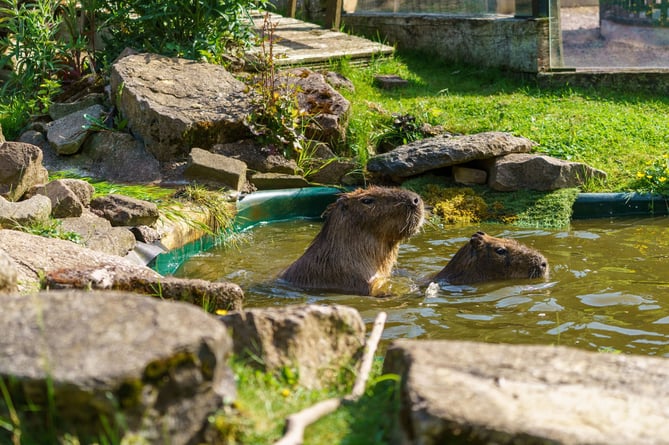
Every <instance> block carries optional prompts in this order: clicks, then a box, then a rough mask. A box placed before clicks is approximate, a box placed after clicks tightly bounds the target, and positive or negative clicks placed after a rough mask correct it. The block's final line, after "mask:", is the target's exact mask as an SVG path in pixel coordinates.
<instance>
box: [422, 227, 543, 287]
mask: <svg viewBox="0 0 669 445" xmlns="http://www.w3.org/2000/svg"><path fill="white" fill-rule="evenodd" d="M512 278H548V261H547V260H546V258H545V257H544V256H543V255H542V254H541V253H539V252H538V251H536V250H534V249H532V248H530V247H528V246H525V245H524V244H521V243H519V242H518V241H516V240H513V239H509V238H495V237H493V236H490V235H487V234H485V233H484V232H476V233H475V234H474V235H472V237H471V239H470V240H469V242H468V243H467V244H465V245H464V246H462V247H461V248H460V250H458V251H457V252H456V254H455V255H454V256H453V258H452V259H451V260H450V261H449V262H448V264H447V265H446V267H444V268H443V269H442V270H441V271H440V272H439V273H438V274H437V275H435V276H434V277H433V278H432V280H433V281H447V282H448V283H450V284H472V283H481V282H484V281H494V280H507V279H512Z"/></svg>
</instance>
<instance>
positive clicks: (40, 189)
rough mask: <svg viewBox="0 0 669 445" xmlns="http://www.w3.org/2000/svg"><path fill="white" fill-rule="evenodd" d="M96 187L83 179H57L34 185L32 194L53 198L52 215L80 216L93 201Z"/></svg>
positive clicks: (58, 216) (57, 216) (55, 216)
mask: <svg viewBox="0 0 669 445" xmlns="http://www.w3.org/2000/svg"><path fill="white" fill-rule="evenodd" d="M94 192H95V189H94V188H93V186H92V185H91V184H89V183H88V182H86V181H83V180H81V179H56V180H54V181H50V182H48V183H47V184H44V185H40V186H37V187H33V188H32V189H31V190H30V192H29V193H30V194H31V195H44V196H46V197H48V198H49V199H50V200H51V216H53V217H54V218H68V217H73V216H80V215H81V214H82V213H83V212H84V210H85V209H86V207H88V205H89V204H90V203H91V198H92V197H93V193H94Z"/></svg>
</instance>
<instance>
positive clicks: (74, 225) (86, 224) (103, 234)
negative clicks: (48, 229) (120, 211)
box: [60, 210, 137, 257]
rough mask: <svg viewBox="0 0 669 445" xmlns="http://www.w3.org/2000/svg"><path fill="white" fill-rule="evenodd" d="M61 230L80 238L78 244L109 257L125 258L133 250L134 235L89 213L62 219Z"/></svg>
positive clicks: (135, 241)
mask: <svg viewBox="0 0 669 445" xmlns="http://www.w3.org/2000/svg"><path fill="white" fill-rule="evenodd" d="M60 221H61V224H60V228H61V230H63V231H65V232H73V233H76V234H78V235H79V236H80V242H81V244H83V245H84V246H86V247H87V248H89V249H92V250H96V251H98V252H104V253H108V254H110V255H118V256H122V257H123V256H126V255H127V254H128V252H130V251H131V250H133V249H134V248H135V244H136V243H137V240H136V238H135V234H134V233H132V232H131V231H130V229H128V228H127V227H114V226H112V224H111V223H110V222H109V221H108V220H106V219H105V218H102V217H99V216H97V215H95V214H93V213H91V212H90V211H88V210H87V211H85V212H83V213H82V214H81V215H79V216H78V217H69V218H62V219H61V220H60Z"/></svg>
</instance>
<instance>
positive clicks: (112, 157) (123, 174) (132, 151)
mask: <svg viewBox="0 0 669 445" xmlns="http://www.w3.org/2000/svg"><path fill="white" fill-rule="evenodd" d="M81 160H82V163H83V164H84V165H85V168H86V169H87V170H89V171H90V173H91V176H93V177H96V178H103V179H105V180H108V181H112V182H114V181H117V182H124V183H147V182H154V181H158V180H160V179H161V174H160V163H159V162H158V160H157V159H156V158H155V157H153V155H151V153H149V152H148V151H147V150H146V148H144V144H142V142H140V141H138V140H137V139H135V138H134V137H133V136H132V135H131V134H128V133H123V132H120V131H102V132H98V133H95V134H93V135H91V136H90V137H89V138H88V139H86V142H84V146H83V147H82V153H81Z"/></svg>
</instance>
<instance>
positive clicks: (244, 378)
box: [209, 357, 399, 445]
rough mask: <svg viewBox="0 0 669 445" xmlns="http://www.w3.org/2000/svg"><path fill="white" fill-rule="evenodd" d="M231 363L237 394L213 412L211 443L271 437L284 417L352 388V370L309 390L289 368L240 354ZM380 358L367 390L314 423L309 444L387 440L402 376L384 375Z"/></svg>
mask: <svg viewBox="0 0 669 445" xmlns="http://www.w3.org/2000/svg"><path fill="white" fill-rule="evenodd" d="M231 366H232V369H233V371H234V373H235V377H236V379H237V389H238V399H237V401H235V403H234V404H232V405H231V406H229V407H227V408H226V409H223V410H221V411H220V412H218V413H215V414H214V415H212V416H210V418H209V423H210V426H211V427H212V429H213V431H215V432H216V436H217V437H216V438H215V440H212V441H211V442H212V443H243V444H246V443H249V444H250V443H273V442H276V441H277V440H278V439H279V438H280V437H281V436H282V434H283V428H284V427H285V420H286V418H287V417H288V416H289V415H291V414H294V413H296V412H298V411H300V410H302V409H304V408H307V407H309V406H312V405H314V404H315V403H317V402H319V401H321V400H325V399H328V398H333V397H342V396H345V395H347V394H348V392H349V391H350V385H349V383H351V378H350V377H351V376H350V375H349V376H348V378H345V379H342V381H341V382H340V383H339V384H338V385H335V386H333V387H330V388H327V389H322V390H307V389H305V388H303V387H301V386H299V385H297V379H296V376H295V375H294V372H293V371H292V370H291V369H289V368H285V369H283V370H281V371H279V372H276V373H270V372H264V371H260V370H258V369H257V368H256V367H253V366H251V365H249V364H248V363H245V362H243V361H241V360H239V359H235V360H233V362H232V364H231ZM381 367H382V360H381V357H379V360H376V361H375V363H374V367H373V371H372V375H371V380H370V382H369V384H368V386H367V392H366V393H365V395H363V397H361V398H360V399H359V400H358V401H357V402H354V403H345V404H343V405H342V406H341V407H340V408H339V409H338V410H337V411H336V412H334V413H332V414H330V415H328V416H326V417H324V418H322V419H321V420H319V421H318V422H316V423H314V424H313V425H310V426H309V427H308V428H307V430H306V431H305V437H304V439H305V440H304V443H305V445H328V444H333V443H337V444H347V445H385V444H387V443H389V438H388V433H389V432H390V431H391V430H392V429H393V425H394V424H395V422H396V415H397V412H398V409H399V397H398V391H397V389H398V380H399V379H398V378H397V376H393V375H381Z"/></svg>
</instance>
